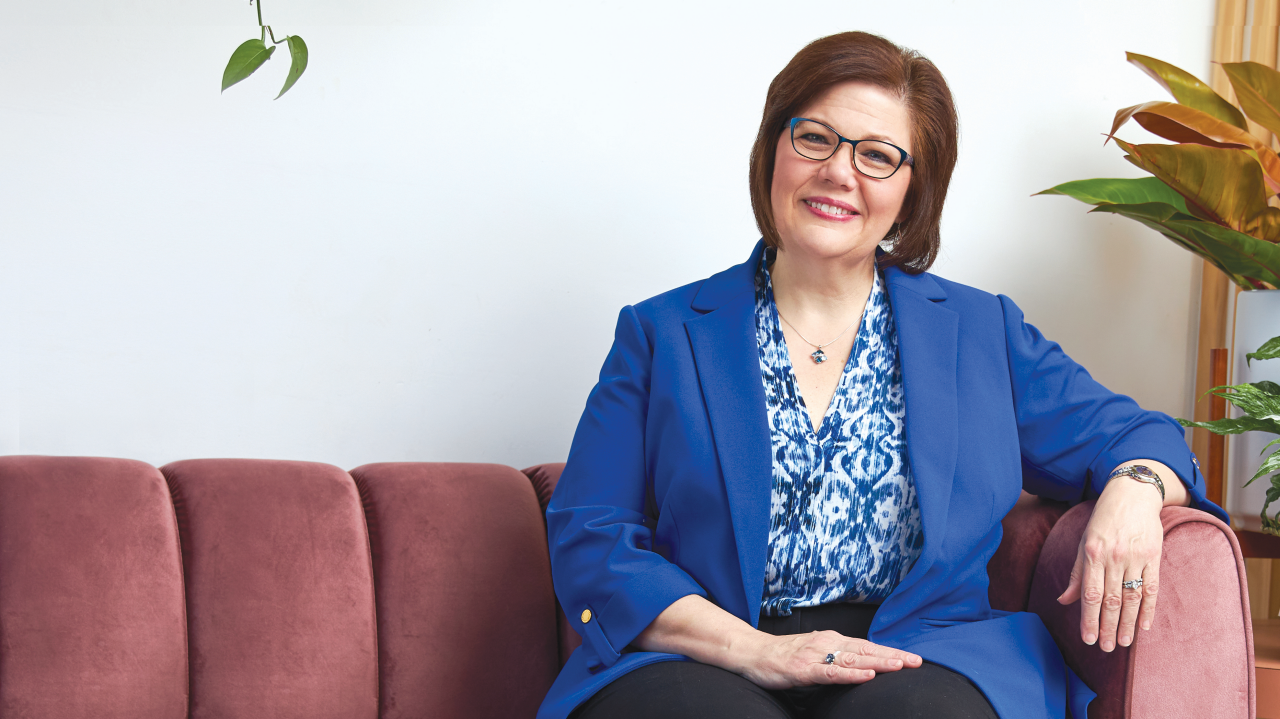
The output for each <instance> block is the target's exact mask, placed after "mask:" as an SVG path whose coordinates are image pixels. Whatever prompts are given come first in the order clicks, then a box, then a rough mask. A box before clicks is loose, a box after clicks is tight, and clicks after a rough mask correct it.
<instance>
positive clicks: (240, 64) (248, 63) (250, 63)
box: [222, 37, 276, 91]
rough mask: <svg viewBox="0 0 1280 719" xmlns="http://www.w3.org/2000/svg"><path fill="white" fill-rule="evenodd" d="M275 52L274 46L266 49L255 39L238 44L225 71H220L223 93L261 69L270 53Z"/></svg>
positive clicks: (263, 44)
mask: <svg viewBox="0 0 1280 719" xmlns="http://www.w3.org/2000/svg"><path fill="white" fill-rule="evenodd" d="M275 51H276V48H275V46H274V45H273V46H271V47H268V46H267V44H266V43H265V42H263V41H262V40H259V39H258V38H256V37H255V38H254V39H252V40H245V41H244V42H242V43H240V47H238V48H236V51H235V52H233V53H231V59H230V60H228V61H227V69H225V70H223V71H222V89H223V91H225V90H226V89H227V88H228V87H231V86H232V85H234V84H236V83H237V82H240V81H241V80H243V79H245V78H246V77H249V76H250V75H252V74H253V71H254V70H257V69H258V68H260V67H262V63H264V62H266V61H267V60H269V59H270V58H271V53H273V52H275Z"/></svg>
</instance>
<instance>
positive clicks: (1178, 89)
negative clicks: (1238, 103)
mask: <svg viewBox="0 0 1280 719" xmlns="http://www.w3.org/2000/svg"><path fill="white" fill-rule="evenodd" d="M1125 57H1126V58H1128V60H1129V62H1131V63H1133V64H1134V65H1136V66H1138V68H1139V69H1140V70H1142V71H1143V72H1145V73H1146V74H1147V75H1149V76H1150V77H1151V79H1153V80H1155V81H1156V82H1158V83H1160V84H1161V85H1162V86H1163V87H1164V89H1166V90H1168V91H1169V94H1170V95H1173V99H1175V100H1177V101H1178V102H1179V103H1180V104H1182V105H1186V106H1187V107H1194V108H1195V109H1197V110H1199V111H1201V112H1203V113H1206V114H1209V115H1212V116H1213V117H1216V118H1218V119H1219V120H1222V121H1223V122H1227V123H1230V124H1232V125H1235V126H1236V127H1238V128H1240V129H1241V130H1245V129H1248V123H1246V122H1245V121H1244V115H1242V114H1240V111H1239V110H1237V109H1236V108H1235V106H1234V105H1232V104H1231V103H1229V102H1227V101H1226V100H1225V99H1223V97H1222V96H1221V95H1219V94H1218V93H1216V92H1214V91H1213V88H1211V87H1209V86H1208V85H1206V84H1204V83H1203V82H1201V81H1200V80H1198V79H1197V78H1196V77H1195V76H1194V75H1192V74H1191V73H1189V72H1187V71H1186V70H1183V69H1181V68H1178V67H1175V66H1173V65H1170V64H1169V63H1167V62H1164V61H1162V60H1157V59H1155V58H1153V57H1147V56H1146V55H1139V54H1137V53H1134V52H1127V53H1125Z"/></svg>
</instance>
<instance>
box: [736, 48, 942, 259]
mask: <svg viewBox="0 0 1280 719" xmlns="http://www.w3.org/2000/svg"><path fill="white" fill-rule="evenodd" d="M850 81H855V82H865V83H868V84H870V85H875V86H877V87H880V88H883V89H885V90H887V91H889V92H891V93H893V94H895V95H897V96H898V97H899V98H901V99H902V102H903V104H904V105H906V108H907V113H908V116H909V117H910V118H911V126H912V129H911V144H912V156H913V158H914V160H915V166H914V167H913V168H912V170H911V184H910V186H909V187H908V189H907V197H906V200H905V201H904V208H905V209H906V210H907V213H908V216H909V217H908V219H907V220H906V221H904V222H903V223H902V224H901V225H897V224H895V225H894V229H895V230H897V231H898V232H899V238H898V240H896V241H895V242H893V244H892V246H891V247H889V248H886V252H885V254H884V255H883V256H882V257H881V258H880V266H881V267H889V266H892V265H898V266H901V268H902V269H903V270H905V271H907V272H910V273H913V274H914V273H919V272H924V271H925V270H927V269H929V266H930V265H932V264H933V261H934V260H935V259H937V257H938V246H939V245H940V244H941V241H942V236H941V230H940V227H941V224H942V203H943V200H945V199H946V197H947V186H948V185H950V184H951V171H952V170H954V169H955V166H956V154H957V147H958V145H959V134H960V123H959V118H958V117H957V116H956V108H955V104H954V102H953V101H952V99H951V90H950V88H948V87H947V81H946V80H945V79H944V78H943V77H942V73H941V72H939V71H938V68H937V66H935V65H934V64H933V63H932V62H930V61H929V60H927V59H926V58H925V57H923V56H922V55H920V53H918V52H916V51H914V50H907V49H904V48H901V47H898V46H897V45H895V44H893V43H891V42H889V41H888V40H886V39H884V38H882V37H880V36H878V35H872V34H870V33H865V32H842V33H840V34H838V35H830V36H828V37H824V38H821V39H818V40H814V41H813V42H811V43H809V44H808V45H806V46H805V47H804V49H803V50H801V51H800V52H798V53H796V56H795V57H793V58H791V62H789V63H787V66H786V67H784V68H782V72H780V73H778V76H777V77H775V78H773V82H771V83H769V94H768V96H767V97H766V98H765V102H764V117H763V118H761V120H760V132H759V133H758V134H757V135H756V141H755V144H754V145H752V146H751V175H750V177H751V208H752V210H754V211H755V215H756V226H757V227H759V228H760V233H761V234H762V235H764V242H765V244H766V245H769V246H770V247H778V246H780V245H781V244H782V238H781V237H779V236H778V229H777V227H776V226H775V225H774V222H773V202H772V186H773V161H774V156H775V153H776V152H777V149H778V139H779V137H780V136H781V134H782V130H783V129H784V128H785V127H787V123H789V122H790V120H791V118H792V117H793V116H794V115H795V114H796V113H797V112H799V111H800V110H801V109H802V108H803V107H804V106H805V105H807V104H808V103H810V102H812V101H813V99H814V98H816V97H817V96H818V95H820V94H821V93H822V92H823V91H825V90H826V89H827V88H829V87H831V86H832V85H836V84H839V83H842V82H850Z"/></svg>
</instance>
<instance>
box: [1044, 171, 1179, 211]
mask: <svg viewBox="0 0 1280 719" xmlns="http://www.w3.org/2000/svg"><path fill="white" fill-rule="evenodd" d="M1036 194H1037V195H1066V196H1067V197H1073V198H1075V199H1077V200H1079V201H1081V202H1084V203H1086V204H1089V205H1099V204H1102V203H1104V202H1106V203H1110V204H1114V205H1137V204H1142V203H1147V202H1163V203H1166V204H1169V205H1172V206H1174V207H1175V208H1177V210H1178V211H1179V212H1186V211H1187V201H1186V200H1184V199H1183V198H1182V195H1179V194H1178V193H1177V192H1175V191H1174V190H1173V188H1171V187H1169V186H1168V185H1166V184H1164V183H1163V182H1161V181H1160V179H1159V178H1156V177H1137V178H1105V177H1100V178H1098V179H1095V180H1076V181H1075V182H1064V183H1062V184H1061V185H1057V186H1056V187H1050V188H1049V189H1047V190H1044V191H1043V192H1037V193H1036Z"/></svg>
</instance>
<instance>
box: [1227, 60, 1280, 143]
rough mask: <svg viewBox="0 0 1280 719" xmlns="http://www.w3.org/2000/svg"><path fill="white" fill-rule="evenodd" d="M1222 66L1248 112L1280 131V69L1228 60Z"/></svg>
mask: <svg viewBox="0 0 1280 719" xmlns="http://www.w3.org/2000/svg"><path fill="white" fill-rule="evenodd" d="M1222 69H1223V70H1226V72H1227V79H1229V80H1231V87H1233V88H1235V91H1236V97H1237V98H1239V99H1240V107H1241V108H1242V109H1243V110H1244V114H1246V115H1248V116H1249V119H1250V120H1253V121H1254V122H1256V123H1258V124H1259V125H1262V126H1263V127H1265V128H1267V129H1268V130H1270V131H1272V132H1274V133H1276V134H1280V72H1276V71H1275V70H1272V69H1271V68H1269V67H1267V66H1266V65H1261V64H1259V63H1256V62H1224V63H1222Z"/></svg>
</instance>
